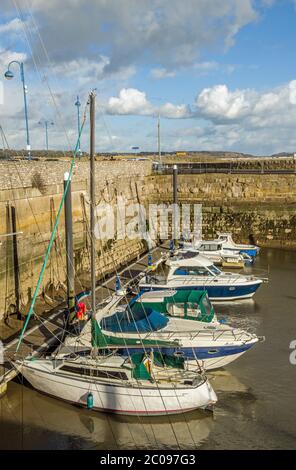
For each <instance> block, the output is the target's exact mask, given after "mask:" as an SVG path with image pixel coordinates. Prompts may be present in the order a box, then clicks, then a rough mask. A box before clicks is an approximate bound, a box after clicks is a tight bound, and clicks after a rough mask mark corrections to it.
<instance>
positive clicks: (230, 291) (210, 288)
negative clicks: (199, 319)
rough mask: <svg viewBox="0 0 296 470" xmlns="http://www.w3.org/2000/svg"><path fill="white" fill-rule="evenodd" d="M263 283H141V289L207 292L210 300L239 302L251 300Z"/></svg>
mask: <svg viewBox="0 0 296 470" xmlns="http://www.w3.org/2000/svg"><path fill="white" fill-rule="evenodd" d="M261 284H262V281H254V282H253V283H248V284H246V285H240V284H239V285H207V286H202V285H192V284H190V285H189V284H187V285H173V283H171V284H170V283H168V284H149V283H147V284H146V283H141V284H140V288H141V290H142V291H149V290H164V289H175V290H206V291H207V292H208V296H209V299H210V300H215V301H219V300H223V301H225V300H239V299H249V298H251V297H253V295H254V294H255V292H256V290H257V289H258V288H259V287H260V285H261Z"/></svg>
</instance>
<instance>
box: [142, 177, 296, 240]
mask: <svg viewBox="0 0 296 470" xmlns="http://www.w3.org/2000/svg"><path fill="white" fill-rule="evenodd" d="M145 185H146V186H145V188H141V189H142V191H143V192H144V193H146V198H148V199H149V201H150V202H153V203H160V202H172V189H171V188H172V177H171V176H150V177H148V178H146V179H145ZM178 200H179V202H180V203H182V202H183V203H189V202H191V203H192V204H194V203H199V204H202V213H203V236H204V237H209V238H213V237H214V236H215V235H216V232H217V231H230V232H233V234H234V238H235V239H236V240H237V241H242V242H248V240H249V238H250V236H253V237H254V239H255V240H256V241H257V243H259V244H260V245H262V246H270V247H281V248H292V249H295V248H296V175H266V174H265V175H239V176H238V175H223V174H208V175H179V176H178Z"/></svg>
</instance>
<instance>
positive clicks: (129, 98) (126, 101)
mask: <svg viewBox="0 0 296 470" xmlns="http://www.w3.org/2000/svg"><path fill="white" fill-rule="evenodd" d="M107 112H108V113H109V114H140V115H152V114H153V112H154V111H153V106H152V105H151V104H150V103H149V101H148V100H147V98H146V93H145V92H143V91H139V90H136V89H135V88H123V89H122V90H120V92H119V96H118V97H114V96H112V97H111V98H110V99H109V101H108V105H107Z"/></svg>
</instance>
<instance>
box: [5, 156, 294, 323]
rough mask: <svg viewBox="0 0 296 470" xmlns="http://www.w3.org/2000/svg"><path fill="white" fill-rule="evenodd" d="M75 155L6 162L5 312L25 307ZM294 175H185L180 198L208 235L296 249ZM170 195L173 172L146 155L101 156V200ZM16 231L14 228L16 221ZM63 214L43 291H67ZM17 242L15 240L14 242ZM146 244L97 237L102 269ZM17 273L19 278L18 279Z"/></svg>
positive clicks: (77, 193)
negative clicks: (160, 170) (194, 208)
mask: <svg viewBox="0 0 296 470" xmlns="http://www.w3.org/2000/svg"><path fill="white" fill-rule="evenodd" d="M68 170H69V162H67V161H62V162H46V161H44V162H42V161H33V162H29V161H22V162H1V163H0V183H1V190H0V289H1V292H2V295H1V297H0V318H1V317H3V316H5V315H9V314H11V313H14V312H15V309H16V305H17V301H19V304H20V309H21V311H22V312H24V313H26V311H27V310H28V308H29V305H30V301H31V298H32V295H33V292H34V288H35V286H36V282H37V279H38V275H39V272H40V269H41V266H42V262H43V259H44V253H45V250H46V247H47V244H48V241H49V238H50V234H51V231H52V227H53V224H54V221H55V218H56V214H57V210H58V206H59V202H60V200H61V197H62V194H63V174H64V172H65V171H68ZM295 182H296V175H293V174H291V175H266V174H264V175H239V176H238V175H231V174H230V175H229V174H228V175H225V174H202V175H179V177H178V200H179V202H180V203H192V204H194V203H199V204H202V210H203V235H204V237H208V238H212V237H214V236H215V235H216V232H217V231H226V230H227V231H231V232H233V236H234V239H235V240H236V241H240V242H248V240H249V238H250V236H252V237H253V238H254V240H255V241H256V242H257V243H259V245H261V246H269V247H281V248H287V249H296V202H295V201H296V185H295ZM88 192H89V165H88V163H87V162H78V163H77V166H76V168H75V173H74V176H73V181H72V205H73V231H74V251H75V259H74V264H75V271H76V289H77V292H79V291H82V290H83V289H85V288H87V287H89V238H88V227H89V199H88ZM118 196H121V197H122V198H124V199H125V200H126V202H127V203H142V204H144V205H145V207H148V205H149V203H154V204H155V203H171V202H172V176H164V175H153V174H152V173H151V163H150V162H147V161H134V162H131V161H109V162H96V202H97V204H99V203H100V202H105V203H109V204H111V206H112V207H113V208H114V211H116V204H117V197H118ZM14 224H15V229H16V231H17V236H16V239H14V238H13V237H12V236H11V235H8V236H7V234H10V233H12V232H13V227H14ZM64 235H65V231H64V218H63V214H62V219H61V222H60V225H59V228H58V232H57V236H56V238H55V242H54V245H53V248H52V252H51V256H50V259H49V263H48V266H47V268H46V272H45V276H44V280H43V283H42V286H41V292H42V291H44V292H46V293H47V294H48V295H49V296H50V297H51V298H55V299H61V298H65V291H64V289H65V282H66V272H65V236H64ZM14 242H16V243H14ZM146 250H147V244H146V242H145V241H144V240H137V239H133V240H130V239H127V238H124V239H123V240H120V239H118V238H116V237H113V238H111V239H110V240H97V254H98V258H97V277H98V280H100V279H101V280H102V279H104V278H105V276H106V275H107V274H109V273H111V272H113V271H114V270H115V269H120V267H121V266H123V265H124V264H126V263H128V262H130V261H132V260H134V259H136V258H137V256H138V255H140V254H142V253H144V252H145V251H146ZM17 281H18V282H17Z"/></svg>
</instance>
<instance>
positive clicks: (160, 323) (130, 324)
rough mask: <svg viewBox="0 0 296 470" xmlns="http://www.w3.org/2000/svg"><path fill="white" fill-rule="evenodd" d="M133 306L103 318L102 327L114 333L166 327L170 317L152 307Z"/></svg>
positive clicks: (139, 331) (141, 331)
mask: <svg viewBox="0 0 296 470" xmlns="http://www.w3.org/2000/svg"><path fill="white" fill-rule="evenodd" d="M139 307H140V308H133V309H132V310H131V309H128V310H126V311H125V312H118V313H115V314H114V315H112V316H111V317H108V318H103V319H102V320H101V324H100V326H101V328H102V329H103V330H105V331H112V332H113V333H121V332H123V333H137V332H138V333H145V332H147V331H158V330H161V329H162V328H164V327H165V326H166V325H167V323H168V321H169V319H168V318H167V317H166V316H164V315H162V314H161V313H159V312H157V311H155V310H152V309H151V308H146V309H144V308H143V307H142V306H139Z"/></svg>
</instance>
